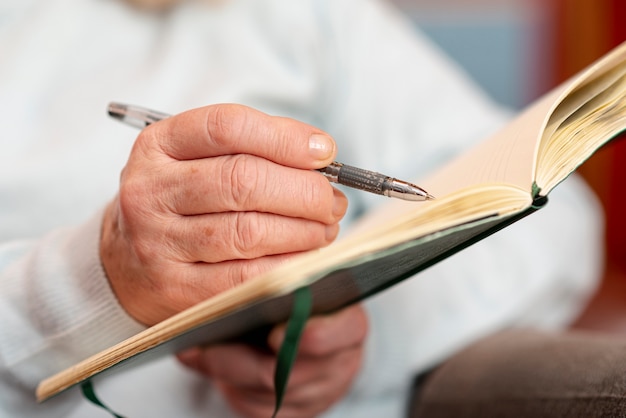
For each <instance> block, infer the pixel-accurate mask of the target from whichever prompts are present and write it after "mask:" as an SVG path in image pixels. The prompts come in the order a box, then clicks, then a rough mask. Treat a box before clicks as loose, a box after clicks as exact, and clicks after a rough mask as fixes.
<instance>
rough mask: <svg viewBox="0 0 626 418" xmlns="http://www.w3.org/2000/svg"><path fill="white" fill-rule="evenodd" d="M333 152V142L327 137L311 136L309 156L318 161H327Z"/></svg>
mask: <svg viewBox="0 0 626 418" xmlns="http://www.w3.org/2000/svg"><path fill="white" fill-rule="evenodd" d="M334 151H335V141H333V140H332V138H330V137H329V136H327V135H321V134H313V135H311V137H310V138H309V154H310V155H311V156H312V157H313V158H316V159H318V160H327V159H329V158H330V157H331V156H332V155H333V152H334Z"/></svg>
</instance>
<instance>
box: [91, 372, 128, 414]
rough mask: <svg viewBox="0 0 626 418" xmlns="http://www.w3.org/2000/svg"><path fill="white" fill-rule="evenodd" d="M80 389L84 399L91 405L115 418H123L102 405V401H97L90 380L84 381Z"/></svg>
mask: <svg viewBox="0 0 626 418" xmlns="http://www.w3.org/2000/svg"><path fill="white" fill-rule="evenodd" d="M81 389H82V390H83V395H84V396H85V398H87V399H88V400H89V401H90V402H91V403H92V404H94V405H97V406H99V407H100V408H102V409H104V410H106V411H107V412H109V413H110V414H111V415H113V416H114V417H115V418H124V417H123V416H122V415H118V414H116V413H115V412H113V410H112V409H111V408H109V407H108V406H106V405H105V404H103V403H102V401H101V400H100V399H98V397H97V396H96V391H95V389H94V388H93V384H92V383H91V380H86V381H85V382H83V384H82V385H81Z"/></svg>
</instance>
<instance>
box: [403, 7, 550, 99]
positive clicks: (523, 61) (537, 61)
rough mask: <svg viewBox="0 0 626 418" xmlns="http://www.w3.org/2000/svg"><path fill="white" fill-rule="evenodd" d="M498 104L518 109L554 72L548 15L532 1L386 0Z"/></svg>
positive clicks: (542, 88) (546, 9) (547, 83)
mask: <svg viewBox="0 0 626 418" xmlns="http://www.w3.org/2000/svg"><path fill="white" fill-rule="evenodd" d="M391 1H392V3H395V4H396V5H397V6H398V7H399V8H400V9H401V10H402V11H404V12H405V13H406V14H407V15H408V16H409V17H410V18H411V19H412V20H413V21H414V22H415V24H416V25H418V26H419V27H420V28H421V29H422V30H423V31H424V32H426V34H427V35H429V36H430V37H431V38H432V39H433V40H434V41H435V43H437V44H439V45H440V46H441V47H442V48H443V49H444V50H445V51H446V52H447V53H448V54H449V55H450V56H451V57H452V58H454V59H455V60H456V61H457V62H459V63H460V64H461V65H462V66H463V67H464V68H465V69H466V70H467V72H468V73H469V74H470V75H471V76H472V77H473V78H474V79H475V80H476V81H477V82H478V83H479V84H480V85H481V86H482V87H483V88H484V89H485V90H486V91H487V92H488V93H489V94H490V95H491V96H492V97H493V98H494V99H495V100H496V101H498V102H500V103H502V104H504V105H507V106H510V107H512V108H515V109H519V108H521V107H523V106H524V105H526V104H528V103H529V102H530V101H532V100H533V99H534V98H536V97H537V96H539V95H540V94H541V93H543V92H545V91H546V90H547V89H548V88H549V86H550V85H551V82H552V77H553V73H554V62H553V61H554V59H553V54H552V51H554V39H553V38H554V28H553V27H552V26H551V25H553V24H554V16H553V15H554V10H553V8H552V7H551V5H552V2H550V1H538V0H525V1H524V0H474V1H472V0H391Z"/></svg>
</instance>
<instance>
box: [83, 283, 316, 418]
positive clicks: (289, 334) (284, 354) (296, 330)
mask: <svg viewBox="0 0 626 418" xmlns="http://www.w3.org/2000/svg"><path fill="white" fill-rule="evenodd" d="M312 306H313V296H312V295H311V290H310V289H309V288H308V287H301V288H300V289H298V290H296V291H295V292H294V299H293V309H292V312H291V317H290V318H289V320H288V321H287V329H286V330H285V339H284V340H283V343H282V344H281V346H280V349H279V350H278V356H277V359H276V370H275V372H274V389H275V391H276V403H275V407H274V413H273V414H272V418H275V417H276V414H278V411H279V409H280V406H281V404H282V402H283V397H284V395H285V390H286V389H287V382H288V381H289V375H290V373H291V367H292V366H293V363H294V362H295V360H296V357H297V355H298V346H299V345H300V337H301V336H302V331H303V330H304V327H305V326H306V322H307V320H308V319H309V316H310V315H311V309H312ZM81 389H82V392H83V395H84V396H85V398H87V399H88V400H89V401H90V402H91V403H93V404H94V405H96V406H99V407H100V408H102V409H104V410H105V411H107V412H109V413H110V414H111V415H112V416H113V417H115V418H124V416H122V415H119V414H117V413H115V412H114V411H113V410H112V409H111V408H109V407H108V406H106V405H105V404H104V403H103V402H102V401H101V400H100V399H99V398H98V396H97V395H96V391H95V389H94V387H93V384H92V383H91V380H87V381H85V382H83V383H82V385H81Z"/></svg>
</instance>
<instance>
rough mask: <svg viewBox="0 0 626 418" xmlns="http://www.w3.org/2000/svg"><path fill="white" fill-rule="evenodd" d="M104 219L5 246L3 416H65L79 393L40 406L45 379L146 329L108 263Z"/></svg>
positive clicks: (0, 307)
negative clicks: (116, 288)
mask: <svg viewBox="0 0 626 418" xmlns="http://www.w3.org/2000/svg"><path fill="white" fill-rule="evenodd" d="M101 218H102V214H101V213H100V214H98V215H97V216H94V217H93V218H92V219H91V220H90V221H89V222H87V223H85V224H84V225H81V226H79V227H76V228H68V229H60V230H56V231H53V232H51V233H49V234H48V235H46V236H44V237H42V238H41V239H39V240H32V241H31V240H29V241H26V240H24V241H14V242H6V243H2V244H1V245H0V408H1V409H2V410H1V411H0V415H3V416H18V415H19V416H24V414H25V415H26V416H33V417H36V416H46V417H50V416H65V414H66V410H65V408H68V407H70V405H71V404H73V403H72V402H64V401H63V399H64V398H65V397H67V396H74V395H73V394H71V393H68V394H64V395H63V396H60V397H58V398H53V399H52V400H50V401H47V402H46V403H44V404H40V405H38V404H37V403H36V402H35V388H36V386H37V384H38V383H39V381H41V380H42V379H44V378H46V377H48V376H50V375H52V374H54V373H56V372H58V371H60V370H62V369H64V368H65V367H68V366H70V365H71V364H73V363H75V362H77V361H80V360H82V359H84V358H86V357H88V356H89V355H92V354H94V353H96V352H98V351H100V350H101V349H103V348H106V347H108V346H110V345H113V344H115V343H117V342H119V341H121V340H123V339H125V338H127V337H129V336H131V335H133V334H136V333H137V332H139V331H140V330H142V329H143V326H142V325H140V324H138V323H137V322H135V321H134V320H133V319H132V318H131V317H130V316H128V315H127V314H126V313H125V311H124V309H123V308H122V307H121V306H120V305H119V303H118V302H117V300H116V298H115V295H114V294H113V292H112V290H111V288H110V287H109V284H108V281H107V279H106V277H105V274H104V271H103V269H102V267H101V264H100V259H99V255H98V242H99V235H100V224H101ZM27 412H28V413H27Z"/></svg>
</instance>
